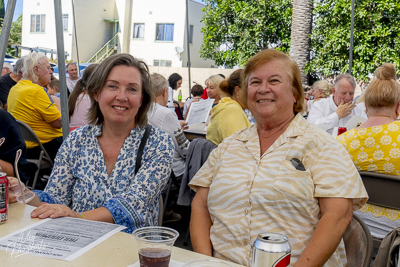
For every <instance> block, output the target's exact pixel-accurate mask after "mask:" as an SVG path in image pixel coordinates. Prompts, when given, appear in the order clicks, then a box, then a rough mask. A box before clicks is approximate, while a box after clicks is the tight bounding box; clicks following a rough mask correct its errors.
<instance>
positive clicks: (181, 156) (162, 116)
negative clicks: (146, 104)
mask: <svg viewBox="0 0 400 267" xmlns="http://www.w3.org/2000/svg"><path fill="white" fill-rule="evenodd" d="M151 82H152V90H153V92H154V95H155V96H156V101H155V103H153V106H152V109H151V110H150V111H149V113H148V114H147V117H148V119H149V123H150V124H151V125H153V126H154V127H157V128H159V129H161V130H163V131H165V132H166V133H168V134H169V135H170V136H171V138H172V140H173V141H174V145H175V153H174V159H173V161H172V171H173V172H174V174H175V176H176V177H177V178H178V177H180V176H182V175H183V172H184V171H185V160H186V155H187V151H188V149H189V144H190V142H189V140H187V139H186V136H185V133H184V132H183V129H182V127H185V125H186V123H185V122H182V123H180V122H179V121H178V117H177V116H176V113H175V111H172V110H170V109H169V108H167V107H166V106H167V103H168V82H167V80H166V79H165V78H164V77H163V76H162V75H160V74H158V73H153V74H152V75H151ZM178 180H179V179H178Z"/></svg>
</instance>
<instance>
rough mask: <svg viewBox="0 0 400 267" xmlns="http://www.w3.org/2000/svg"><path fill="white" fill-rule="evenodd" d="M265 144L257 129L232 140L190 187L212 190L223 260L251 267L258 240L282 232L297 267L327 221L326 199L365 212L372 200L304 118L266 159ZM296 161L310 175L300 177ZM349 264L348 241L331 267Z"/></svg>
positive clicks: (339, 151) (345, 159)
mask: <svg viewBox="0 0 400 267" xmlns="http://www.w3.org/2000/svg"><path fill="white" fill-rule="evenodd" d="M259 144H260V143H259V137H258V133H257V128H256V125H253V126H251V127H249V128H247V129H245V130H242V131H240V132H238V133H235V134H233V135H232V136H230V137H228V138H226V139H225V140H224V141H223V142H222V143H221V144H220V145H219V146H218V148H217V149H215V150H213V152H212V153H211V154H210V156H209V158H208V160H207V162H206V163H205V164H204V166H203V167H202V168H201V169H200V170H199V172H198V173H197V174H196V176H195V177H194V178H193V180H192V181H191V183H190V186H191V187H192V188H193V189H197V188H198V187H209V188H210V190H209V194H208V199H207V201H208V209H209V212H210V216H211V221H212V223H213V224H212V226H211V229H210V238H211V242H212V245H213V249H214V256H215V257H218V258H222V259H227V260H230V261H233V262H236V263H239V264H243V265H247V266H248V265H249V264H250V258H251V244H253V242H254V240H255V239H256V237H257V235H258V234H259V233H265V232H275V233H280V234H284V235H286V236H287V237H288V238H289V242H290V245H291V247H292V258H291V263H292V264H293V263H294V262H296V261H297V260H298V258H299V256H300V255H301V253H302V251H303V250H304V248H305V247H306V246H307V244H308V243H309V241H310V239H311V237H312V235H313V233H314V231H315V228H316V227H317V224H318V222H319V218H320V207H319V203H318V198H319V197H343V198H351V199H353V208H354V209H359V208H360V207H362V205H364V203H365V202H366V200H367V193H366V191H365V188H364V186H363V184H362V181H361V179H360V177H359V175H358V172H357V170H356V168H355V166H354V164H353V162H352V161H351V159H350V157H349V155H348V154H347V152H346V150H345V149H344V148H343V146H341V145H340V144H339V143H337V142H336V141H335V139H334V138H333V137H332V136H330V135H329V134H327V133H326V132H325V131H323V130H322V129H320V128H319V127H317V126H314V125H312V124H310V123H308V122H307V121H306V120H305V119H304V118H303V117H302V116H301V115H300V114H298V115H297V116H296V117H295V118H294V119H293V121H292V122H291V124H290V125H289V127H288V128H287V129H286V131H285V132H284V133H283V134H282V135H281V136H280V137H278V139H277V140H276V141H275V142H274V143H273V144H272V145H271V147H270V148H269V149H268V150H267V151H266V152H265V153H264V155H262V156H261V157H260V145H259ZM292 158H298V159H299V160H300V161H301V162H302V164H303V165H304V166H305V169H306V171H299V170H296V168H295V167H294V166H293V164H292V163H291V161H290V160H291V159H292ZM246 213H247V214H246ZM245 214H246V215H245ZM345 265H346V254H345V250H344V244H343V241H341V242H340V244H339V247H338V248H337V249H336V251H335V252H334V253H333V255H332V256H331V258H330V259H329V260H328V262H327V263H326V264H325V265H324V266H345Z"/></svg>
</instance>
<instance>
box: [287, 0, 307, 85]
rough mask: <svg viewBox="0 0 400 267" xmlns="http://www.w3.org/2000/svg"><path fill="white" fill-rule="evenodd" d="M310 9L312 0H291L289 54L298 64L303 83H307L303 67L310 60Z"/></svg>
mask: <svg viewBox="0 0 400 267" xmlns="http://www.w3.org/2000/svg"><path fill="white" fill-rule="evenodd" d="M312 10H313V1H312V0H293V14H292V32H291V40H290V55H291V56H292V58H293V59H294V60H295V61H296V62H297V65H299V68H300V72H301V80H302V82H303V85H308V75H306V74H305V73H304V67H305V65H306V64H307V63H308V61H309V60H310V40H311V39H310V35H311V25H312Z"/></svg>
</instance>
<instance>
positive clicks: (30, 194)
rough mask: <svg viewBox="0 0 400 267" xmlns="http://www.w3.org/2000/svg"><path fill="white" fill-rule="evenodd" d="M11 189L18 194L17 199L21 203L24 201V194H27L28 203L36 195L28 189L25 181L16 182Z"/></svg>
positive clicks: (26, 200)
mask: <svg viewBox="0 0 400 267" xmlns="http://www.w3.org/2000/svg"><path fill="white" fill-rule="evenodd" d="M10 190H11V191H12V192H13V193H14V194H15V195H16V196H17V201H18V202H19V203H24V198H23V196H22V194H24V195H25V203H28V202H29V201H31V200H32V199H33V198H34V197H35V193H33V192H32V191H30V190H27V188H26V186H25V185H24V184H23V183H21V185H19V184H14V185H12V186H10Z"/></svg>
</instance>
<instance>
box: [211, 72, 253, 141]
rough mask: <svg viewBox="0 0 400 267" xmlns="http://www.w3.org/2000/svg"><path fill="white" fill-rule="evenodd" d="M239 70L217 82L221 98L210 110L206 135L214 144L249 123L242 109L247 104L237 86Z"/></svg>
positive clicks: (239, 80)
mask: <svg viewBox="0 0 400 267" xmlns="http://www.w3.org/2000/svg"><path fill="white" fill-rule="evenodd" d="M241 71H242V70H237V71H235V72H233V73H232V74H231V75H230V76H229V78H228V79H226V80H224V81H222V82H221V83H219V90H220V97H221V100H219V102H218V105H216V106H214V107H213V108H212V110H211V119H210V123H209V124H208V126H207V135H206V138H207V140H209V141H211V142H213V143H214V144H216V145H219V144H220V143H221V142H222V141H223V140H224V139H225V138H226V137H228V136H231V135H232V134H234V133H235V132H237V131H239V130H242V129H244V128H247V127H249V126H250V125H251V124H250V122H249V120H248V119H247V116H246V113H245V112H244V111H243V108H247V104H246V101H245V100H243V99H244V98H243V96H242V94H241V91H242V90H241V88H240V86H239V85H240V84H241V77H240V74H241ZM209 96H210V95H209Z"/></svg>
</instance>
